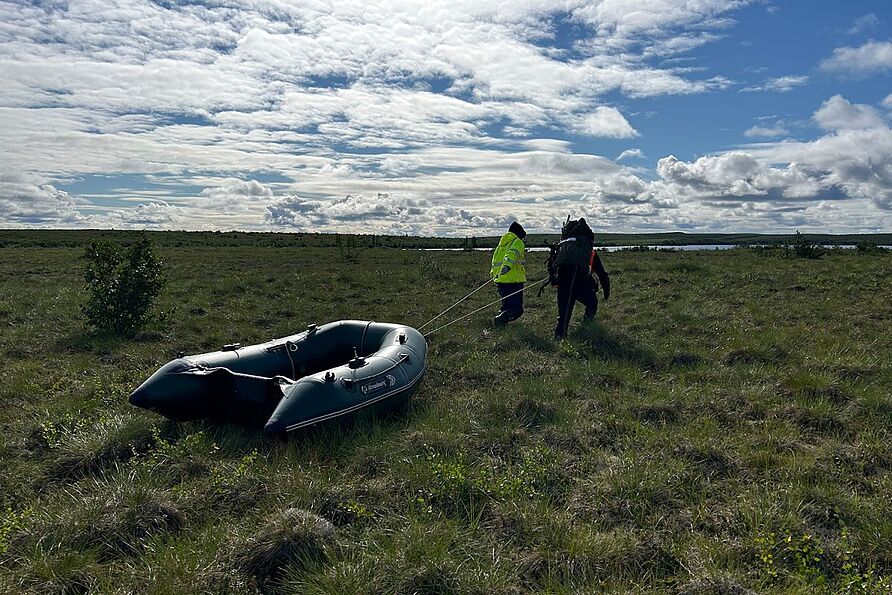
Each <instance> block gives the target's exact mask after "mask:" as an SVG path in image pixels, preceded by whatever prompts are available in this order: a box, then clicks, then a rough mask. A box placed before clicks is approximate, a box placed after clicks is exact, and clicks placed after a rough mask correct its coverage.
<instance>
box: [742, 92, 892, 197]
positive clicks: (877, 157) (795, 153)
mask: <svg viewBox="0 0 892 595" xmlns="http://www.w3.org/2000/svg"><path fill="white" fill-rule="evenodd" d="M815 120H817V121H818V122H819V124H821V126H822V127H824V128H825V130H828V131H829V133H828V134H826V135H825V136H823V137H821V138H818V139H817V140H814V141H811V142H791V141H785V142H780V143H775V144H765V145H760V146H757V147H752V148H751V149H750V152H751V153H752V154H753V155H754V156H755V157H757V158H758V159H760V160H764V161H770V162H774V163H799V164H803V165H807V167H809V168H810V169H811V170H812V171H817V172H824V173H823V174H822V177H823V180H824V182H825V183H827V184H832V185H834V186H836V187H838V188H840V189H841V190H843V191H844V192H845V195H846V196H847V197H849V198H851V199H864V200H868V201H870V202H872V203H873V204H874V205H875V206H876V207H877V208H879V209H882V210H886V211H888V210H892V130H890V128H889V127H888V126H886V125H885V123H884V122H883V120H882V119H881V118H880V116H879V114H878V113H877V112H876V110H875V109H874V108H872V107H871V106H867V105H860V104H852V103H850V102H849V101H848V100H846V99H845V98H843V97H842V96H839V95H837V96H834V97H832V98H830V99H829V100H827V101H826V102H825V103H824V104H823V105H822V106H821V107H820V109H818V111H816V112H815Z"/></svg>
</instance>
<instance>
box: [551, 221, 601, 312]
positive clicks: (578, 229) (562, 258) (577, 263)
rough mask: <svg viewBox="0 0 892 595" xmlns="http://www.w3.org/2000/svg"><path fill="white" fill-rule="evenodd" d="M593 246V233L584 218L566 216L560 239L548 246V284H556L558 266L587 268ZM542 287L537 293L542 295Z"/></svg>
mask: <svg viewBox="0 0 892 595" xmlns="http://www.w3.org/2000/svg"><path fill="white" fill-rule="evenodd" d="M594 247H595V234H594V232H592V229H591V228H590V227H589V226H588V223H586V222H585V219H578V220H572V221H571V220H570V218H569V217H567V222H566V223H565V224H564V227H563V228H562V229H561V240H560V242H558V243H557V244H552V245H551V246H550V247H549V251H548V259H547V260H546V261H545V268H546V269H547V270H548V284H549V285H553V286H556V285H557V283H558V268H559V267H568V266H572V267H576V268H585V270H588V268H589V264H590V263H591V257H592V250H594ZM543 289H545V286H544V285H543V286H542V288H540V290H539V295H542V290H543Z"/></svg>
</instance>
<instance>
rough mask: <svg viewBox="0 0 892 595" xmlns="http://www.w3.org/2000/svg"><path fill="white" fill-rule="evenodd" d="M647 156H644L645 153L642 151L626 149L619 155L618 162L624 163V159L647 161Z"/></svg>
mask: <svg viewBox="0 0 892 595" xmlns="http://www.w3.org/2000/svg"><path fill="white" fill-rule="evenodd" d="M646 158H647V156H646V155H645V154H644V151H642V150H641V149H626V150H625V151H623V152H622V153H620V154H619V155H617V157H616V160H617V161H622V160H623V159H646Z"/></svg>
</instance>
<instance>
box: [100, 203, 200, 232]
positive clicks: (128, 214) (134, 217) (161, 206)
mask: <svg viewBox="0 0 892 595" xmlns="http://www.w3.org/2000/svg"><path fill="white" fill-rule="evenodd" d="M104 219H105V221H106V222H107V223H108V224H109V225H110V226H111V227H114V228H123V229H133V228H136V229H143V228H154V229H200V228H201V227H200V225H196V224H195V220H194V217H193V213H192V212H191V211H190V210H189V209H186V208H183V207H178V206H176V205H171V204H169V203H167V202H165V201H155V202H149V203H139V204H137V205H136V206H135V207H130V208H126V209H116V210H114V211H112V212H110V213H108V214H106V215H105V216H104Z"/></svg>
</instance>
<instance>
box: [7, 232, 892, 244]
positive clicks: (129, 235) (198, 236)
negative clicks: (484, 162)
mask: <svg viewBox="0 0 892 595" xmlns="http://www.w3.org/2000/svg"><path fill="white" fill-rule="evenodd" d="M141 234H144V235H147V236H148V237H150V238H151V239H152V240H154V241H155V242H156V243H157V244H158V245H160V246H172V247H176V246H256V247H264V246H265V247H279V248H295V247H318V248H324V247H341V248H471V249H472V248H489V247H493V246H495V245H496V243H497V242H498V236H466V237H425V236H395V235H379V234H374V235H369V234H366V235H362V234H336V233H306V232H300V233H287V232H244V231H227V232H219V231H217V232H215V231H139V230H109V229H78V230H65V229H0V246H2V247H15V246H22V247H27V246H42V247H77V246H83V245H86V244H87V243H89V242H91V241H94V240H112V241H119V242H125V243H126V242H130V241H133V240H134V239H135V238H137V237H139V236H140V235H141ZM802 236H803V238H805V239H806V240H807V241H808V242H810V243H813V244H821V245H825V246H838V245H855V244H858V243H860V242H867V243H869V244H876V245H890V244H892V232H890V233H871V234H816V233H805V234H802ZM558 237H559V236H558V234H556V233H555V234H530V235H529V236H528V237H527V245H528V246H531V247H534V246H546V245H548V244H550V243H553V242H555V241H556V240H557V239H558ZM793 237H794V234H793V233H790V234H756V233H684V232H663V233H629V234H622V233H598V232H596V243H597V244H598V245H599V246H604V247H615V246H662V247H672V246H691V245H723V246H750V245H753V246H755V245H758V246H772V245H783V244H784V243H788V242H790V241H791V240H792V239H793Z"/></svg>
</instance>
